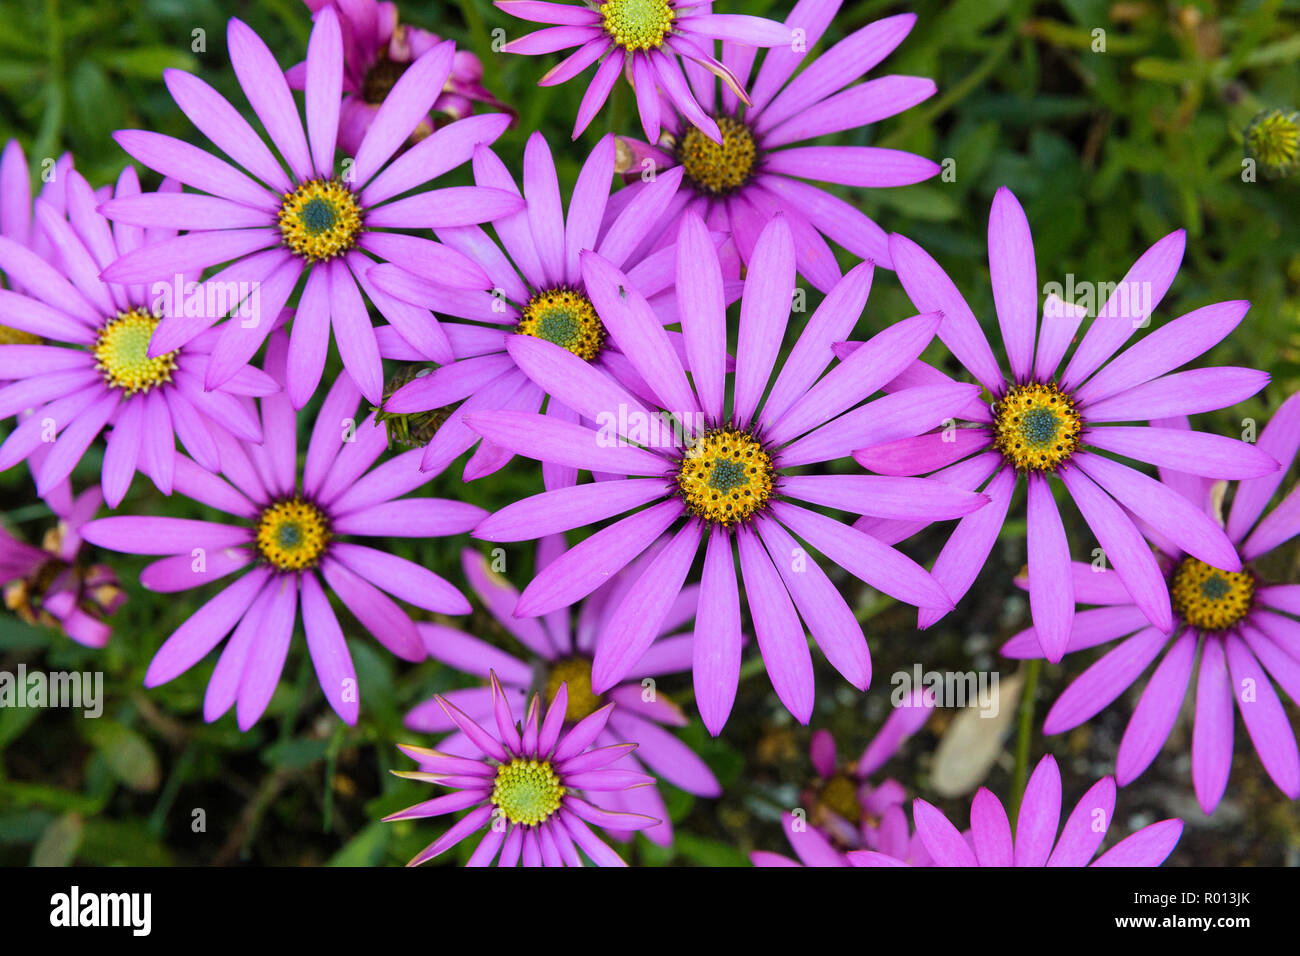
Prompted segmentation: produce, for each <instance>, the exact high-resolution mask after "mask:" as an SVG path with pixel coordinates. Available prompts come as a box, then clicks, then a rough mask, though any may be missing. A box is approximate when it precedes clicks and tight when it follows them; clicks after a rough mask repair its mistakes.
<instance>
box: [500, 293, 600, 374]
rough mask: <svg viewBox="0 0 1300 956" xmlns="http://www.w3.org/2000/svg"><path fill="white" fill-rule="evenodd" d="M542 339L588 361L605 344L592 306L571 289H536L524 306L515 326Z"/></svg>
mask: <svg viewBox="0 0 1300 956" xmlns="http://www.w3.org/2000/svg"><path fill="white" fill-rule="evenodd" d="M516 331H518V332H519V333H520V334H521V335H531V336H532V337H533V338H536V339H544V340H546V341H547V342H550V343H552V344H554V345H558V346H559V347H560V348H562V349H566V350H568V351H570V352H572V353H573V354H574V355H576V356H578V358H580V359H585V360H586V361H588V362H590V361H591V360H592V359H594V358H595V357H596V356H597V355H599V354H600V350H601V348H603V347H604V344H605V326H604V325H603V324H602V323H601V321H600V316H598V315H597V314H596V309H595V307H594V306H593V305H592V304H591V300H590V299H588V298H587V297H586V296H585V295H583V294H582V293H581V292H578V291H577V290H575V289H551V290H549V291H547V292H539V293H537V295H535V296H533V297H532V299H530V300H529V302H528V304H527V305H526V306H524V311H523V315H522V316H520V318H519V326H518V328H517V329H516Z"/></svg>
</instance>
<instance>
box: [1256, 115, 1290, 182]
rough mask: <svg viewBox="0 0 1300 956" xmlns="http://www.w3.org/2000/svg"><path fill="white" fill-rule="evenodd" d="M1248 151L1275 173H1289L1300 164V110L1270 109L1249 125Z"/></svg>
mask: <svg viewBox="0 0 1300 956" xmlns="http://www.w3.org/2000/svg"><path fill="white" fill-rule="evenodd" d="M1245 141H1246V153H1247V155H1249V156H1252V157H1254V158H1255V159H1256V160H1258V161H1259V164H1260V165H1261V166H1263V167H1264V169H1265V171H1266V172H1268V173H1269V174H1270V175H1272V176H1285V175H1287V174H1289V173H1291V172H1292V171H1294V170H1295V169H1296V167H1297V165H1300V163H1298V162H1297V160H1300V113H1284V112H1282V111H1281V110H1270V111H1266V112H1263V113H1260V114H1259V115H1258V116H1256V117H1255V118H1254V120H1252V121H1251V124H1250V125H1249V126H1247V127H1246V133H1245Z"/></svg>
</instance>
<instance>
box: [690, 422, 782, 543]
mask: <svg viewBox="0 0 1300 956" xmlns="http://www.w3.org/2000/svg"><path fill="white" fill-rule="evenodd" d="M774 477H775V472H774V469H773V467H772V456H771V455H769V454H768V453H767V452H766V451H764V450H763V446H762V444H760V443H759V441H758V439H756V438H755V437H754V436H753V435H750V434H749V433H748V432H743V431H740V430H738V429H735V428H732V427H730V426H727V427H726V428H715V429H713V430H711V431H706V432H705V433H704V434H703V435H700V436H698V437H697V438H696V439H695V440H694V442H693V443H692V444H691V447H690V448H689V449H688V450H687V452H686V454H685V455H684V456H683V457H682V463H681V468H680V469H679V471H678V472H677V488H678V490H679V491H680V492H681V496H682V498H683V500H684V501H685V502H686V508H687V510H688V511H690V512H691V513H692V514H694V515H695V516H697V517H699V518H703V519H704V520H705V521H709V522H712V523H714V524H720V525H724V526H726V527H730V526H731V525H732V524H734V523H735V522H737V521H744V520H746V519H747V518H749V517H750V516H751V515H752V514H754V512H756V511H758V510H759V509H760V508H762V507H764V506H765V505H766V504H767V501H768V499H769V498H770V497H771V496H772V482H773V480H774Z"/></svg>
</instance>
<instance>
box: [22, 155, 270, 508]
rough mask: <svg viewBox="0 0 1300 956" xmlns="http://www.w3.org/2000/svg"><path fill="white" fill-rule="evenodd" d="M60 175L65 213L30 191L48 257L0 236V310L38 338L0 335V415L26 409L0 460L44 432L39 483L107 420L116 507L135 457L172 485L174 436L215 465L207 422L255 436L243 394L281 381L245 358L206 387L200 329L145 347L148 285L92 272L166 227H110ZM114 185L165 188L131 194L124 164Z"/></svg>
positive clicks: (122, 191)
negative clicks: (0, 340) (0, 284)
mask: <svg viewBox="0 0 1300 956" xmlns="http://www.w3.org/2000/svg"><path fill="white" fill-rule="evenodd" d="M64 175H65V177H66V186H65V189H66V196H65V199H66V213H64V212H59V211H57V210H56V208H55V206H54V205H52V204H50V203H48V202H47V201H46V200H45V199H44V198H41V199H37V200H36V204H35V208H36V216H35V224H36V229H35V231H36V232H38V233H40V234H42V235H43V236H44V237H45V240H46V242H48V243H49V246H50V248H51V250H52V251H51V253H50V256H51V259H50V261H46V260H45V259H43V258H41V257H40V256H39V255H37V254H36V253H34V252H32V251H31V250H30V249H28V248H27V247H25V246H23V245H20V244H19V243H17V242H15V241H14V240H13V239H11V238H9V237H8V236H4V237H0V270H3V271H4V272H5V274H6V275H8V276H9V277H10V278H11V279H12V280H13V281H14V282H15V283H16V284H18V285H19V286H21V287H22V288H23V290H24V292H22V293H19V292H14V291H10V290H4V289H0V313H3V314H4V316H5V321H6V322H7V323H8V324H9V325H11V326H12V327H13V328H15V329H17V330H19V331H21V332H23V333H26V334H27V335H28V336H30V337H31V338H33V339H35V341H36V343H39V344H4V345H0V381H8V382H10V383H11V384H8V385H5V386H4V387H0V418H8V417H10V416H13V415H16V414H18V413H21V412H24V411H27V410H34V412H33V414H31V415H29V416H27V417H26V418H25V419H24V420H23V421H22V422H21V423H20V424H19V425H18V426H17V427H16V428H15V429H14V430H13V432H12V433H11V434H10V435H9V436H8V438H7V439H6V440H5V442H4V444H3V445H0V470H3V469H7V468H11V467H13V466H14V465H15V464H17V463H18V462H20V461H22V460H23V459H25V458H27V457H28V456H30V455H31V454H32V453H33V452H34V451H36V450H37V449H38V448H40V447H42V446H43V445H49V446H50V449H51V450H50V453H49V454H48V455H44V456H42V458H41V463H40V466H39V468H37V469H36V470H35V472H34V475H35V478H36V488H37V491H38V493H39V494H41V495H42V496H44V495H45V494H46V493H47V492H48V491H49V489H51V488H53V487H54V486H55V485H57V484H59V483H60V482H61V481H63V480H64V479H65V478H67V477H68V475H70V474H71V473H72V469H73V468H74V467H75V466H76V464H77V462H79V461H80V460H81V458H82V456H83V455H84V454H85V453H86V450H87V449H88V448H89V447H90V444H91V442H93V441H94V440H95V439H96V437H98V436H99V434H100V432H101V431H102V430H103V429H104V427H105V426H106V425H111V426H112V431H111V432H110V433H109V436H108V441H107V450H106V451H105V453H104V464H103V468H102V474H103V478H102V481H103V487H104V498H105V500H106V501H107V503H108V506H109V507H110V508H115V507H117V505H118V504H119V503H120V502H121V501H122V498H123V496H125V494H126V492H127V489H128V488H129V487H130V484H131V480H132V478H133V476H134V475H135V473H136V471H137V470H138V471H141V472H143V473H145V474H147V475H148V476H149V477H150V478H151V479H152V480H153V482H154V484H155V485H156V486H157V487H158V489H159V490H160V491H162V492H163V494H171V491H172V482H173V477H174V474H175V470H176V458H177V455H178V454H179V453H178V451H177V449H176V441H177V439H179V440H180V442H181V444H182V445H184V447H185V449H186V450H187V451H188V452H189V453H190V455H191V456H192V457H193V458H194V459H195V460H196V461H197V462H198V463H199V464H200V465H202V466H203V467H204V468H207V469H208V470H210V471H212V470H216V468H217V467H219V461H218V457H217V444H216V441H215V436H216V435H217V433H228V435H234V436H237V437H238V438H240V439H243V440H246V441H254V442H256V441H261V438H262V432H261V429H260V427H259V426H258V424H257V420H256V418H255V417H254V416H252V415H251V414H249V413H248V411H247V410H246V408H245V406H244V405H243V404H241V397H243V396H250V395H252V396H258V395H268V394H270V393H272V392H275V391H278V390H279V385H278V384H277V383H276V382H275V381H274V380H273V379H271V378H270V376H268V375H266V374H265V373H264V372H262V371H260V370H259V369H256V368H252V367H250V366H247V365H245V366H243V367H242V368H239V369H236V370H235V374H234V375H232V376H231V377H230V378H229V379H228V380H227V381H226V382H225V383H224V384H223V385H222V386H221V387H220V388H217V389H214V390H211V391H209V390H207V389H205V388H204V385H203V379H204V375H205V373H206V371H207V370H208V368H209V367H210V363H211V361H212V358H211V352H212V349H213V348H214V346H215V344H216V341H215V338H214V337H213V336H211V335H207V336H199V337H197V338H195V339H193V340H192V341H190V342H189V343H188V344H186V345H184V346H182V347H180V348H178V349H176V350H173V351H169V352H164V353H162V354H160V355H157V356H156V357H151V356H150V355H149V354H148V349H149V345H150V337H151V336H152V334H153V332H154V330H155V329H156V328H157V327H158V325H159V319H158V318H157V310H156V308H155V306H156V304H157V302H156V299H157V294H158V293H157V290H156V288H155V287H154V286H152V285H150V283H149V282H143V283H141V284H132V285H124V284H119V283H114V282H104V281H102V280H101V279H100V278H99V272H100V269H102V268H103V267H104V266H105V265H107V264H108V263H109V262H112V261H113V260H114V259H116V258H117V257H118V256H119V255H122V254H123V253H127V254H129V253H130V252H131V251H132V250H134V249H137V248H139V247H140V246H142V245H143V244H144V243H146V242H148V241H151V240H152V241H160V240H161V241H165V240H166V239H167V238H168V237H169V236H172V235H174V233H172V232H169V231H167V230H161V229H160V230H147V231H146V230H143V229H139V228H136V227H133V226H127V225H122V224H119V225H118V226H117V227H116V228H113V227H110V225H109V223H108V221H107V220H106V219H105V218H104V217H103V216H101V215H100V214H99V213H98V212H96V211H95V207H96V206H97V205H98V202H99V200H98V199H97V198H96V196H95V194H94V191H93V190H92V189H91V188H90V185H89V184H88V183H87V182H86V180H85V179H84V178H83V177H82V176H81V175H80V174H79V173H77V172H76V171H75V170H72V169H69V170H67V171H66V173H65V174H64ZM168 188H170V187H168ZM113 195H115V196H117V197H121V198H122V199H123V200H126V199H129V198H133V197H143V198H144V199H145V200H146V201H148V199H150V198H157V197H162V198H164V199H165V198H169V197H170V196H174V195H175V193H166V192H163V193H153V194H147V195H146V194H142V193H141V192H140V184H139V181H138V180H137V178H136V175H135V171H134V170H132V169H130V168H128V169H126V170H125V171H123V173H122V175H121V176H120V177H119V179H118V182H117V186H116V188H115V190H114V191H113ZM154 278H155V279H158V278H161V277H160V276H155V277H154ZM150 281H152V280H150ZM164 285H167V286H168V287H170V285H171V283H170V282H169V281H168V282H164ZM47 343H48V344H47ZM55 436H57V438H56V437H55ZM51 442H52V444H51Z"/></svg>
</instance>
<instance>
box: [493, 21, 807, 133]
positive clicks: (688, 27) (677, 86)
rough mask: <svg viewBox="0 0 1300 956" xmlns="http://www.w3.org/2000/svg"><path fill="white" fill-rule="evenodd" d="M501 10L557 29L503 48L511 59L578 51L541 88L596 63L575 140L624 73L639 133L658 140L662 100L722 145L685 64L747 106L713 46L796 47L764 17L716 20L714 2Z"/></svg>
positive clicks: (788, 32) (575, 128)
mask: <svg viewBox="0 0 1300 956" xmlns="http://www.w3.org/2000/svg"><path fill="white" fill-rule="evenodd" d="M496 5H497V6H498V7H499V8H500V9H502V10H504V11H505V12H506V13H508V14H510V15H511V16H515V17H519V18H520V19H521V20H529V21H531V22H533V23H550V24H554V26H549V27H547V28H546V29H544V30H538V31H536V32H534V33H529V34H528V35H527V36H523V37H520V38H519V39H517V40H511V41H510V42H509V43H507V44H506V45H505V50H506V52H507V53H528V54H540V53H555V52H557V51H559V50H567V49H570V48H572V47H577V48H578V49H577V51H576V52H574V53H572V54H571V55H570V56H569V57H568V58H567V59H565V60H564V61H563V62H562V63H560V64H559V65H558V66H556V67H554V68H553V69H551V70H550V71H549V72H548V73H547V74H546V75H545V76H544V77H542V79H541V82H540V84H539V85H540V86H555V85H557V84H559V83H564V82H565V81H567V80H571V79H573V78H574V77H575V76H577V75H578V74H579V73H581V72H582V71H583V70H585V69H587V67H589V66H591V65H592V64H594V63H597V62H599V64H600V65H599V66H598V67H597V68H596V72H595V75H594V76H593V77H592V80H591V84H590V85H589V86H588V87H587V92H586V93H585V94H584V95H583V97H582V103H581V105H580V106H579V107H578V118H577V120H576V122H575V123H574V126H573V138H574V139H577V138H578V135H579V134H580V133H581V132H582V131H583V130H584V129H586V128H587V124H588V123H590V122H591V120H592V118H593V117H594V116H595V115H596V113H597V112H598V111H599V110H600V108H601V107H602V106H603V105H604V104H605V100H606V99H607V98H608V97H609V93H610V90H612V89H613V88H614V84H615V83H616V82H617V81H618V75H619V73H625V74H626V76H627V81H628V83H630V84H631V85H632V88H633V89H634V90H635V91H636V105H637V111H638V112H639V113H640V114H641V127H642V129H644V130H645V135H646V139H648V140H650V142H654V141H655V140H657V139H658V138H659V129H660V125H661V122H662V115H663V105H662V102H661V99H660V96H661V94H662V95H663V96H664V97H666V98H667V100H668V101H669V102H670V103H671V104H672V105H673V106H674V107H676V109H677V110H678V111H679V112H680V113H681V114H682V116H684V117H685V118H686V120H687V122H690V123H693V124H694V125H695V126H697V127H699V128H700V129H701V130H703V131H704V133H705V135H707V136H708V137H709V138H710V139H712V140H714V141H716V142H719V143H720V142H722V132H721V130H719V128H718V124H717V122H716V121H715V120H714V119H713V117H711V116H709V115H708V113H707V112H706V111H705V109H704V108H703V107H702V106H701V105H700V102H699V100H698V99H697V98H696V94H695V92H694V91H693V89H692V85H691V84H690V83H688V82H687V80H686V76H685V75H684V74H683V73H682V65H683V62H684V63H686V64H687V65H688V66H687V69H688V72H689V71H690V68H691V66H692V65H693V66H695V67H696V68H697V69H699V70H704V71H707V72H710V73H714V74H716V75H718V76H720V77H721V78H722V80H723V81H724V82H725V83H726V84H727V85H728V86H729V87H730V88H731V89H732V91H733V92H734V93H735V95H736V96H737V97H739V98H740V99H741V100H744V101H746V102H748V97H747V95H746V94H745V91H744V89H742V87H741V82H740V80H739V79H737V78H736V75H735V74H734V73H733V72H732V71H731V69H730V68H728V67H727V66H726V65H725V64H723V63H720V62H719V61H718V60H716V59H714V57H713V54H712V52H711V51H712V48H713V41H714V40H731V41H732V42H734V43H737V44H746V45H749V46H754V47H780V46H793V44H794V41H795V35H794V33H793V32H792V31H791V30H790V28H789V27H787V26H785V25H784V24H780V23H777V22H775V21H773V20H767V19H764V18H763V17H751V16H744V15H741V14H734V13H714V12H713V9H712V8H713V4H712V3H710V2H694V3H693V2H690V0H590V2H585V3H552V2H550V0H497V4H496ZM697 82H698V80H697Z"/></svg>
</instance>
